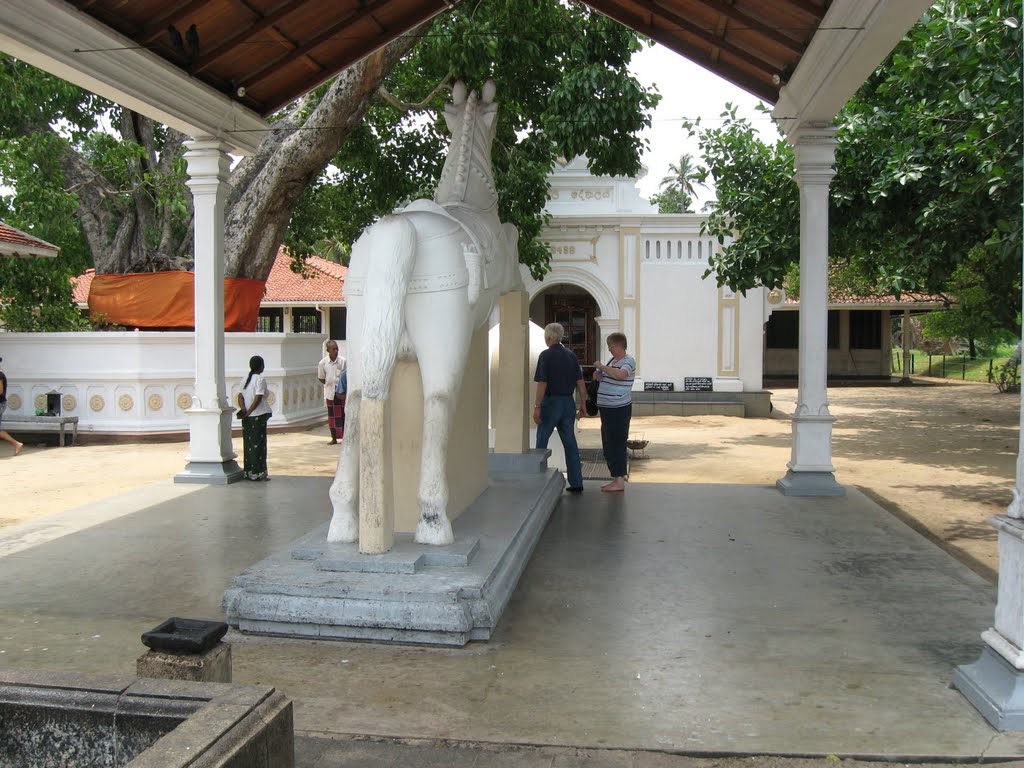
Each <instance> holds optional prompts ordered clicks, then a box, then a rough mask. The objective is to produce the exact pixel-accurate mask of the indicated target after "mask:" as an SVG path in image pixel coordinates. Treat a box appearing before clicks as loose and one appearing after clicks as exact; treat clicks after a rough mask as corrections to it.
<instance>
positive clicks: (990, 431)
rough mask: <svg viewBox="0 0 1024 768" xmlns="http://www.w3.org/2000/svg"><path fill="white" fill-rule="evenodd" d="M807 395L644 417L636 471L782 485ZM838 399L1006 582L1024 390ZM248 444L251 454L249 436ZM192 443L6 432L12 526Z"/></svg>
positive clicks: (2, 450) (320, 435)
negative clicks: (1006, 535)
mask: <svg viewBox="0 0 1024 768" xmlns="http://www.w3.org/2000/svg"><path fill="white" fill-rule="evenodd" d="M796 395H797V391H796V389H778V390H776V391H775V394H774V395H773V398H772V402H773V404H774V406H775V410H774V412H773V415H772V418H768V419H739V418H732V417H726V416H700V417H663V416H658V417H644V418H636V419H634V420H633V424H632V428H631V436H633V437H643V438H644V439H646V440H649V441H650V445H649V446H648V447H647V449H646V452H645V453H646V457H645V458H641V457H637V458H636V459H635V460H634V461H633V463H632V467H631V478H630V480H631V482H661V483H755V484H773V483H774V482H775V480H776V479H778V478H779V477H781V476H782V475H783V474H785V472H786V462H787V461H788V460H789V458H790V446H791V424H790V419H789V417H790V414H792V413H793V410H794V407H795V401H796ZM829 400H830V409H831V411H832V413H833V415H834V416H835V417H836V422H835V425H834V429H833V463H834V465H835V467H836V479H837V480H838V481H839V482H840V483H841V484H842V485H845V486H854V487H857V488H860V489H861V490H863V491H864V492H865V493H867V494H868V495H870V496H871V497H872V498H873V499H875V500H876V501H877V502H878V503H879V504H881V505H882V506H883V507H885V508H886V509H888V510H889V511H890V512H892V513H893V514H895V515H897V516H898V517H900V518H901V519H902V520H904V521H905V522H906V523H907V524H908V525H911V526H913V527H914V528H916V529H917V530H919V531H920V532H921V533H922V534H924V535H926V536H928V537H929V538H931V539H932V540H934V541H935V542H936V543H938V544H939V545H940V546H943V547H945V548H946V549H948V550H949V551H950V552H951V553H952V554H953V555H954V556H955V557H957V558H958V559H960V560H962V561H963V562H965V563H966V564H967V565H969V566H970V567H971V568H973V569H974V570H976V571H977V572H978V573H980V574H982V575H983V576H985V577H986V578H988V579H990V580H993V581H994V580H995V574H996V572H997V552H996V534H995V531H994V530H993V529H992V528H991V527H989V526H988V525H986V524H985V520H986V519H987V518H988V517H990V516H991V515H993V514H1000V513H1002V512H1005V510H1006V507H1007V505H1008V504H1009V502H1010V489H1011V488H1012V486H1013V482H1014V477H1015V466H1016V459H1017V449H1018V432H1019V423H1020V398H1019V397H1018V396H1016V395H1001V394H999V393H997V392H996V390H995V387H993V386H991V385H987V384H970V383H968V384H964V383H960V382H956V383H947V382H941V381H935V380H925V379H918V380H916V383H915V384H914V385H913V386H910V387H900V386H889V387H852V386H850V387H835V388H832V389H830V393H829ZM327 440H328V438H327V430H326V427H318V428H314V429H311V430H308V431H305V432H289V433H273V434H271V436H270V442H269V452H270V457H269V464H270V471H271V474H272V475H274V474H277V475H299V476H313V475H331V474H333V473H334V468H335V463H336V461H337V447H336V446H330V445H328V444H327ZM37 442H38V441H36V443H37ZM580 443H581V445H582V446H593V447H596V446H599V445H600V433H599V426H598V420H597V419H585V420H584V421H583V422H582V424H581V427H580ZM235 448H236V450H237V451H238V453H239V454H241V439H240V438H239V439H237V440H236V445H235ZM187 453H188V446H187V444H185V443H160V442H156V443H152V442H151V443H139V444H116V445H85V446H78V447H68V448H57V447H55V446H54V445H53V440H52V438H51V439H50V444H49V445H48V446H41V445H38V444H35V443H34V442H33V441H32V440H30V441H28V442H27V444H26V447H25V450H24V451H23V452H22V454H21V455H20V456H18V457H16V458H15V457H13V456H12V455H11V450H10V446H8V445H7V444H4V443H0V489H2V493H0V498H2V503H0V526H4V525H11V524H13V523H16V522H21V521H25V520H29V519H33V518H38V517H42V516H45V515H49V514H53V513H55V512H59V511H63V510H66V509H71V508H74V507H77V506H80V505H82V504H86V503H89V502H93V501H98V500H100V499H104V498H107V497H110V496H113V495H116V494H119V493H121V492H124V491H127V490H130V489H132V488H135V487H138V486H142V485H146V484H148V483H152V482H157V481H164V480H167V479H168V478H170V477H172V476H173V475H174V474H175V473H176V472H178V471H179V470H180V469H181V468H182V467H183V466H184V465H185V461H186V457H187ZM595 490H596V488H595Z"/></svg>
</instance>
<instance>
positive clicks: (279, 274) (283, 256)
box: [263, 249, 348, 302]
mask: <svg viewBox="0 0 1024 768" xmlns="http://www.w3.org/2000/svg"><path fill="white" fill-rule="evenodd" d="M291 261H292V259H291V256H290V255H289V254H288V253H287V252H286V251H285V250H284V249H282V250H281V251H279V252H278V254H277V258H276V259H274V266H273V267H272V268H271V270H270V275H269V276H268V277H267V289H266V292H265V293H264V295H263V301H264V302H271V301H272V302H291V301H303V302H305V301H314V302H316V301H324V302H338V301H342V300H343V295H342V294H343V291H344V288H345V274H346V273H347V272H348V268H347V267H343V266H342V265H341V264H335V263H334V262H333V261H328V260H327V259H322V258H320V257H319V256H309V257H308V258H307V259H306V263H305V270H304V271H305V273H306V277H303V276H302V275H297V274H295V273H294V272H292V270H291V267H290V265H291Z"/></svg>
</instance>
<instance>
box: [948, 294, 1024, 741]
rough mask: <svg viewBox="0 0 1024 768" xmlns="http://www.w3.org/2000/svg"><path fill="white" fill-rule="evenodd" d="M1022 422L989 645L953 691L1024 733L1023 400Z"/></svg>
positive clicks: (996, 522) (1003, 518) (1001, 725)
mask: <svg viewBox="0 0 1024 768" xmlns="http://www.w3.org/2000/svg"><path fill="white" fill-rule="evenodd" d="M1021 306H1022V307H1024V292H1022V295H1021ZM1018 419H1019V422H1020V433H1019V435H1018V441H1017V481H1016V484H1015V486H1014V488H1013V501H1011V502H1010V507H1009V509H1007V510H1006V514H1005V515H995V516H993V517H991V518H989V521H988V523H989V525H991V526H992V527H993V528H995V529H996V530H997V531H998V532H999V589H998V592H997V593H996V612H995V620H994V622H993V626H992V627H990V628H989V629H988V630H986V631H985V632H982V633H981V638H982V640H984V641H985V646H984V648H983V649H982V651H981V656H980V657H979V658H978V660H977V661H976V662H974V663H973V664H964V665H963V666H960V667H957V668H956V669H955V670H954V671H953V687H954V688H956V689H958V690H959V691H960V692H961V693H962V694H963V695H964V696H966V697H967V700H968V701H970V702H971V704H973V705H974V707H975V709H977V710H978V712H980V713H981V715H982V716H983V717H984V718H985V719H986V720H988V721H989V723H991V724H992V725H993V726H994V727H995V728H998V729H999V730H1001V731H1024V398H1021V404H1020V415H1019V417H1018Z"/></svg>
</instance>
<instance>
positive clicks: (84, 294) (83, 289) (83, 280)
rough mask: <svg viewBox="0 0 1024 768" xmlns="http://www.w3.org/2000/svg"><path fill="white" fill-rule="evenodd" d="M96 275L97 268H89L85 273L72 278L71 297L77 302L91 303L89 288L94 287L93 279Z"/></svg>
mask: <svg viewBox="0 0 1024 768" xmlns="http://www.w3.org/2000/svg"><path fill="white" fill-rule="evenodd" d="M94 277H96V270H95V269H87V270H85V273H84V274H81V275H79V276H78V277H72V278H71V298H73V299H74V300H75V303H76V304H88V303H89V289H90V288H92V279H93V278H94Z"/></svg>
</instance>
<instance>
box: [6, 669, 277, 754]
mask: <svg viewBox="0 0 1024 768" xmlns="http://www.w3.org/2000/svg"><path fill="white" fill-rule="evenodd" d="M0 755H2V756H3V757H2V758H0V763H2V764H3V765H25V766H34V765H132V766H138V767H139V768H156V767H157V766H159V768H189V766H192V767H193V768H194V766H197V765H200V764H201V765H203V766H206V767H207V768H247V767H248V766H254V765H266V766H275V768H277V767H278V766H279V767H280V768H292V766H294V765H295V737H294V725H293V718H292V703H291V701H289V700H288V699H287V698H285V696H284V695H283V694H282V693H281V692H280V691H276V690H275V689H273V688H268V687H262V686H247V685H225V684H223V683H191V682H184V681H180V680H133V679H130V678H113V677H97V676H93V675H79V674H71V673H62V672H36V671H18V670H0Z"/></svg>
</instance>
